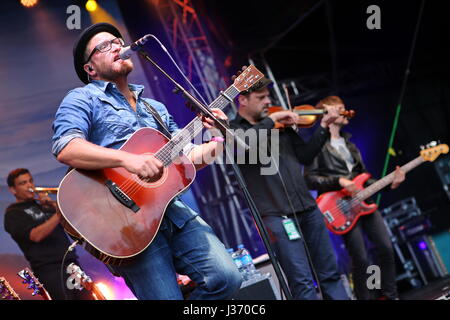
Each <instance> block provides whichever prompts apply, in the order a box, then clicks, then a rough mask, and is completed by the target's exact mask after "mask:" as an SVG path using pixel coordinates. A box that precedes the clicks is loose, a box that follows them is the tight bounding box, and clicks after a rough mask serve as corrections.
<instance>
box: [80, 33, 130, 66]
mask: <svg viewBox="0 0 450 320" xmlns="http://www.w3.org/2000/svg"><path fill="white" fill-rule="evenodd" d="M113 43H114V44H117V45H119V46H121V47H123V46H124V45H125V42H123V40H122V39H121V38H114V39H112V40H106V41H103V42H101V43H99V44H98V45H96V46H95V48H94V50H92V52H91V54H90V55H89V58H87V60H86V62H85V63H88V62H89V60H91V58H92V56H93V55H94V53H95V51H98V52H106V51H109V50H111V47H112V44H113Z"/></svg>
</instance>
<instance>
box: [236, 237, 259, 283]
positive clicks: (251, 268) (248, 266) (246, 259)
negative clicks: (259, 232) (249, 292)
mask: <svg viewBox="0 0 450 320" xmlns="http://www.w3.org/2000/svg"><path fill="white" fill-rule="evenodd" d="M237 253H238V255H239V257H240V260H241V263H242V268H241V270H240V271H241V273H242V276H243V278H244V280H250V279H252V278H253V277H256V276H258V275H260V274H261V273H260V272H259V271H258V270H256V267H255V265H254V264H253V259H252V256H251V255H250V252H249V251H248V250H247V249H245V247H244V245H243V244H240V245H238V250H237Z"/></svg>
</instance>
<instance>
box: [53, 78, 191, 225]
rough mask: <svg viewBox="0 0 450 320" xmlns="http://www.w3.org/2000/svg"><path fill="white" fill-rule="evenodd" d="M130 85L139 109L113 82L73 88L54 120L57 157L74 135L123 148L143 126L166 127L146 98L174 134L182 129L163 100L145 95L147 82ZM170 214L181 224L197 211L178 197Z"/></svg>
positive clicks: (99, 81) (189, 147)
mask: <svg viewBox="0 0 450 320" xmlns="http://www.w3.org/2000/svg"><path fill="white" fill-rule="evenodd" d="M129 88H130V90H131V91H132V92H133V93H134V94H135V96H136V112H135V111H134V110H133V109H132V108H131V106H130V105H129V103H128V101H127V100H126V99H125V97H124V96H123V95H122V94H121V93H120V91H119V90H118V89H117V88H116V86H115V84H114V83H112V82H107V81H101V80H93V81H92V82H91V83H89V84H87V85H86V86H84V87H80V88H76V89H73V90H71V91H70V92H69V93H68V94H67V95H66V96H65V97H64V99H63V101H62V102H61V104H60V106H59V108H58V111H57V112H56V116H55V120H54V122H53V132H54V135H53V138H52V152H53V154H54V155H55V157H56V156H57V155H58V154H59V153H60V152H61V150H62V149H63V148H64V147H65V146H66V145H67V144H68V143H69V142H70V141H71V140H72V139H74V138H82V139H85V140H87V141H90V142H92V143H94V144H96V145H99V146H102V147H106V148H113V149H119V148H120V147H121V146H122V145H123V144H124V143H125V142H126V141H127V139H129V138H130V137H131V135H132V134H133V133H134V132H135V131H136V130H137V129H139V128H143V127H150V128H154V129H157V130H159V131H162V130H161V125H160V124H159V123H158V122H157V121H156V119H154V117H153V115H152V114H151V113H150V112H149V111H148V110H147V107H146V106H145V104H144V103H143V100H145V101H146V102H147V103H148V104H150V105H151V106H152V107H153V108H154V109H155V110H156V111H157V112H158V113H159V115H160V116H161V119H162V120H163V122H164V124H165V125H166V128H167V129H168V130H169V132H170V133H171V134H172V135H175V134H176V133H177V131H179V130H180V129H179V128H178V126H177V124H176V123H175V121H174V120H173V117H172V116H171V115H170V114H169V112H168V111H167V108H166V107H165V106H164V105H163V104H162V103H161V102H158V101H156V100H153V99H149V98H143V97H142V93H143V91H144V86H141V85H133V84H130V85H129ZM193 147H194V145H193V144H191V145H189V146H188V147H186V148H185V149H184V152H185V153H186V154H187V153H188V152H190V150H192V148H193ZM166 215H167V217H168V218H169V219H170V220H172V222H173V223H174V224H175V225H176V226H178V227H179V228H181V227H182V226H183V225H184V224H185V223H186V221H188V220H190V219H192V218H194V217H195V216H196V215H197V213H196V212H195V211H193V210H192V209H190V208H189V207H188V206H186V205H185V204H184V203H183V202H182V201H181V200H180V199H179V198H178V197H176V198H175V199H174V200H173V201H172V203H171V205H170V206H169V207H168V208H167V211H166Z"/></svg>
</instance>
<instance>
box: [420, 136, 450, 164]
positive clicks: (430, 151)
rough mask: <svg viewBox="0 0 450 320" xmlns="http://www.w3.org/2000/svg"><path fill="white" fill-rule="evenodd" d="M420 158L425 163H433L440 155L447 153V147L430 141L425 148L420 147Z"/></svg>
mask: <svg viewBox="0 0 450 320" xmlns="http://www.w3.org/2000/svg"><path fill="white" fill-rule="evenodd" d="M421 149H422V150H421V151H420V156H421V157H422V158H423V159H424V160H425V161H430V162H433V161H434V160H436V158H437V157H439V156H440V155H441V154H442V153H448V145H446V144H437V142H436V141H432V142H430V143H428V144H427V145H426V146H425V147H424V146H421Z"/></svg>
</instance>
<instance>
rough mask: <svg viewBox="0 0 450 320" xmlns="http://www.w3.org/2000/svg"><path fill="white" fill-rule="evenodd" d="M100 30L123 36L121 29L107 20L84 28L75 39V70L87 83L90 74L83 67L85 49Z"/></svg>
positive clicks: (119, 36)
mask: <svg viewBox="0 0 450 320" xmlns="http://www.w3.org/2000/svg"><path fill="white" fill-rule="evenodd" d="M100 32H108V33H111V34H112V35H114V36H116V37H118V38H122V35H121V34H120V32H119V30H117V28H116V27H114V26H113V25H112V24H109V23H106V22H101V23H96V24H93V25H92V26H90V27H88V28H86V29H85V30H83V32H82V33H81V34H80V35H79V36H78V39H77V41H75V44H74V46H73V64H74V66H75V71H76V72H77V75H78V78H80V80H81V81H83V82H84V83H86V84H88V83H89V79H88V74H87V73H86V71H85V70H84V69H83V66H84V64H85V61H84V51H85V50H86V46H87V44H88V42H89V40H91V39H92V37H93V36H95V35H96V34H97V33H100Z"/></svg>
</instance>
